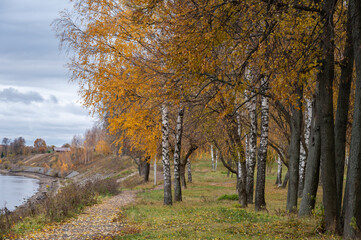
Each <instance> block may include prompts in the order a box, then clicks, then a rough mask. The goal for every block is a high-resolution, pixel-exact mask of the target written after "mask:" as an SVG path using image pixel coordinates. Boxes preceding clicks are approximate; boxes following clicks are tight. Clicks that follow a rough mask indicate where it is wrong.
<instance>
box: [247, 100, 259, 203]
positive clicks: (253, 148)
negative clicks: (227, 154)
mask: <svg viewBox="0 0 361 240" xmlns="http://www.w3.org/2000/svg"><path fill="white" fill-rule="evenodd" d="M256 107H257V102H256V97H255V96H253V97H252V99H251V100H250V102H249V104H248V112H249V120H250V124H251V128H250V133H249V138H248V139H249V142H248V152H249V156H248V161H247V199H248V200H247V201H248V203H253V192H254V169H255V166H256V160H257V112H256V111H257V109H256Z"/></svg>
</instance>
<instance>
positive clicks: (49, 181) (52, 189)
mask: <svg viewBox="0 0 361 240" xmlns="http://www.w3.org/2000/svg"><path fill="white" fill-rule="evenodd" d="M0 174H3V175H12V176H23V177H28V178H33V179H37V180H39V187H38V189H37V192H36V193H35V194H34V195H32V196H31V197H30V198H28V199H27V200H26V201H24V203H23V204H21V205H20V206H17V207H16V208H15V210H13V211H16V210H17V209H19V208H23V207H26V206H29V205H34V204H36V203H38V202H39V201H41V200H42V199H44V197H45V194H46V193H51V194H54V193H56V192H57V191H58V190H59V188H60V186H61V184H60V180H61V178H58V177H51V176H47V175H43V174H38V173H30V172H11V171H10V170H5V169H0Z"/></svg>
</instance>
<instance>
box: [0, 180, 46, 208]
mask: <svg viewBox="0 0 361 240" xmlns="http://www.w3.org/2000/svg"><path fill="white" fill-rule="evenodd" d="M38 188H39V180H37V179H32V178H27V177H22V176H8V175H1V174H0V208H4V207H5V206H6V207H7V208H8V209H9V210H11V211H12V210H14V209H15V207H16V206H19V205H21V204H22V203H24V201H25V200H26V199H28V198H29V197H31V196H32V195H34V194H35V193H36V192H37V190H38Z"/></svg>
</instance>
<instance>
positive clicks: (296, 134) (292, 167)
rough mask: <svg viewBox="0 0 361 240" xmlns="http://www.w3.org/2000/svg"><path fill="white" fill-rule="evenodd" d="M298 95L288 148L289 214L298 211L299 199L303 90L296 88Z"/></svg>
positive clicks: (293, 108)
mask: <svg viewBox="0 0 361 240" xmlns="http://www.w3.org/2000/svg"><path fill="white" fill-rule="evenodd" d="M296 93H297V95H298V96H299V99H298V100H297V103H296V104H297V105H296V106H291V111H292V116H291V122H290V128H291V141H290V145H289V148H288V155H289V156H290V159H289V164H288V171H289V174H290V177H289V184H288V191H287V207H286V210H287V211H288V212H295V211H297V199H298V179H299V165H300V162H299V160H300V143H301V127H302V103H301V101H302V95H303V94H302V89H301V88H300V87H296Z"/></svg>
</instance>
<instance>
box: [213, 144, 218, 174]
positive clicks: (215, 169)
mask: <svg viewBox="0 0 361 240" xmlns="http://www.w3.org/2000/svg"><path fill="white" fill-rule="evenodd" d="M217 165H218V150H217V149H216V166H215V168H214V171H217Z"/></svg>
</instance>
